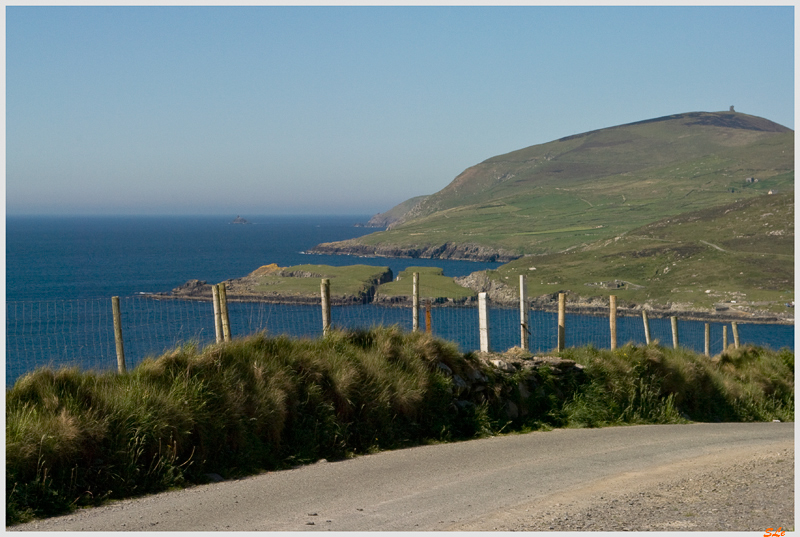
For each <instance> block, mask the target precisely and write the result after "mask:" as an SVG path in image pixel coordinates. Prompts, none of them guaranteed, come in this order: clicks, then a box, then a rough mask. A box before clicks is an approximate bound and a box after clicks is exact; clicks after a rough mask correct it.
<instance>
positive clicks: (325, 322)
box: [319, 278, 331, 337]
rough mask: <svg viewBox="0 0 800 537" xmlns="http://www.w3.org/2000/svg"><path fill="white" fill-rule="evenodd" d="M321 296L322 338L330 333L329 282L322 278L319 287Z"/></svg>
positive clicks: (327, 279)
mask: <svg viewBox="0 0 800 537" xmlns="http://www.w3.org/2000/svg"><path fill="white" fill-rule="evenodd" d="M319 289H320V295H321V296H322V337H325V336H327V335H328V334H330V332H331V280H330V279H329V278H322V281H321V282H320V285H319Z"/></svg>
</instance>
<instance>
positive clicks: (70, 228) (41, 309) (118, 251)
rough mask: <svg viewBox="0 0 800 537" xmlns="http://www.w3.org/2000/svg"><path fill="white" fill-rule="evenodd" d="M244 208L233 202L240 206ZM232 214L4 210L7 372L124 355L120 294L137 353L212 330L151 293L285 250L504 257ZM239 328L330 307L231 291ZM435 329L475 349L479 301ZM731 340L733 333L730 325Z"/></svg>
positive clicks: (504, 318) (584, 333)
mask: <svg viewBox="0 0 800 537" xmlns="http://www.w3.org/2000/svg"><path fill="white" fill-rule="evenodd" d="M234 216H235V215H234ZM234 216H231V217H228V218H225V217H21V216H10V217H7V219H6V385H9V384H10V383H13V382H14V380H15V379H16V378H18V377H19V376H20V375H22V374H24V373H25V372H27V371H30V370H32V369H33V368H35V367H40V366H43V365H50V366H55V367H58V366H60V365H69V364H73V365H78V366H80V367H84V368H95V369H107V368H110V367H115V366H116V358H115V345H114V338H113V329H112V324H113V323H112V320H111V302H110V298H111V297H112V296H119V297H120V301H121V303H122V308H121V309H122V318H123V332H124V339H125V354H126V361H127V363H128V367H131V366H134V365H135V364H136V363H138V362H139V361H141V360H142V359H143V358H145V357H146V356H153V355H158V354H159V353H162V352H164V351H165V350H168V349H170V348H173V347H174V346H175V345H179V344H182V343H184V342H187V341H195V342H198V343H200V344H205V343H209V342H212V341H213V340H214V323H213V312H212V310H211V305H210V304H209V303H208V302H186V301H173V300H153V299H150V298H145V297H144V296H143V293H157V292H168V291H171V290H172V289H173V288H175V287H177V286H179V285H182V284H183V283H185V282H186V281H187V280H189V279H198V280H206V281H208V282H209V283H216V282H220V281H223V280H226V279H229V278H236V277H241V276H244V275H246V274H248V273H250V272H252V271H253V270H255V269H256V268H258V267H260V266H262V265H266V264H270V263H276V264H278V265H279V266H291V265H299V264H306V263H311V264H328V265H339V266H341V265H350V264H368V265H376V266H388V267H390V268H391V269H392V272H393V273H394V274H395V275H397V274H398V273H399V272H400V271H402V270H403V269H405V268H407V267H409V266H435V267H440V268H442V269H443V270H444V273H445V275H447V276H464V275H467V274H470V273H472V272H474V271H477V270H484V269H491V268H496V267H497V266H498V265H499V264H498V263H481V262H470V261H448V260H425V259H389V258H362V257H353V256H328V255H312V254H305V253H303V252H305V251H307V250H308V249H310V248H312V247H313V246H315V245H316V244H319V243H321V242H330V241H336V240H342V239H348V238H353V237H358V236H361V235H365V234H368V233H372V232H373V231H375V230H374V229H369V228H362V227H354V225H355V224H356V223H359V222H365V221H367V219H368V218H369V216H367V215H364V216H360V215H356V216H297V217H288V216H285V217H284V216H281V217H277V216H250V215H243V216H244V217H245V218H246V219H247V220H248V221H249V222H251V224H245V225H240V224H232V223H231V221H232V220H233V218H234ZM229 308H230V315H231V325H232V332H233V334H234V335H235V336H236V335H247V334H251V333H254V332H256V331H262V330H263V331H267V332H268V333H270V334H288V335H291V336H295V337H304V336H311V337H313V336H316V335H319V333H320V331H321V330H320V328H321V312H320V308H319V307H315V306H295V305H277V304H253V303H250V304H248V303H230V304H229ZM518 315H519V313H518V311H517V310H516V309H502V308H493V309H492V310H491V312H490V331H491V341H492V349H494V350H505V349H508V348H510V347H512V346H514V345H519V324H518V323H519V318H518ZM332 317H333V323H334V325H335V326H341V327H364V328H366V327H369V326H371V325H375V324H384V325H388V324H397V325H400V326H401V327H402V328H404V329H408V330H410V329H411V313H410V310H409V309H408V308H396V307H386V306H375V305H364V306H347V307H335V308H333V312H332ZM432 318H433V323H432V325H433V333H434V334H435V335H437V336H439V337H442V338H444V339H447V340H450V341H453V342H455V343H456V344H457V345H458V346H459V348H460V349H461V350H462V351H469V350H476V349H477V348H478V346H479V344H478V330H477V310H476V308H474V307H452V308H434V311H433V314H432ZM530 326H531V335H530V336H529V344H530V347H531V349H532V350H534V351H547V350H550V349H553V348H554V347H555V343H556V340H555V337H556V336H555V330H554V328H555V326H556V316H555V314H554V313H548V312H532V313H531V320H530ZM722 326H723V325H722V324H721V323H712V324H711V341H712V353H718V352H719V351H720V350H721V348H722V329H723V328H722ZM651 332H652V334H653V337H654V338H657V339H659V340H660V341H661V342H663V343H664V344H666V345H671V342H672V339H671V331H670V326H669V320H668V319H651ZM739 332H740V334H741V338H742V341H743V342H747V343H755V344H758V345H764V346H768V347H771V348H774V349H780V348H782V347H789V348H791V349H794V327H793V326H781V325H759V324H740V325H739ZM680 334H681V336H680V337H681V345H684V346H687V347H690V348H693V349H695V350H696V351H698V352H702V351H703V345H704V342H703V339H704V327H703V323H699V322H693V321H681V322H680ZM728 338H729V342H731V343H732V342H733V336H732V333H731V330H730V327H728ZM618 339H619V343H620V344H622V343H624V342H627V341H634V342H637V343H641V342H643V340H644V334H643V328H642V322H641V319H640V318H633V317H628V318H626V317H622V318H620V319H619V320H618ZM608 340H609V335H608V319H607V318H606V317H592V316H585V315H568V316H567V340H566V343H567V345H568V346H580V345H586V344H593V345H595V346H597V347H606V348H607V347H608V344H609V341H608Z"/></svg>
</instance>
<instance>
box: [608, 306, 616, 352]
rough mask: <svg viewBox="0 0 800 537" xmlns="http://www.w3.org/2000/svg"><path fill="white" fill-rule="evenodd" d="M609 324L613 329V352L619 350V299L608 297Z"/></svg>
mask: <svg viewBox="0 0 800 537" xmlns="http://www.w3.org/2000/svg"><path fill="white" fill-rule="evenodd" d="M608 324H609V328H610V329H611V350H612V351H613V350H614V349H616V348H617V297H616V295H609V297H608Z"/></svg>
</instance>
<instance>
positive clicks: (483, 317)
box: [478, 293, 489, 352]
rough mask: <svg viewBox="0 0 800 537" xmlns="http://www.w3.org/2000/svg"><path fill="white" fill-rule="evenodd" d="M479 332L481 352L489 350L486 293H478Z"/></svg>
mask: <svg viewBox="0 0 800 537" xmlns="http://www.w3.org/2000/svg"><path fill="white" fill-rule="evenodd" d="M478 332H479V334H480V340H481V352H489V309H488V307H487V304H486V293H478Z"/></svg>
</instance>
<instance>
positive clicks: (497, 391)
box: [6, 328, 794, 524]
mask: <svg viewBox="0 0 800 537" xmlns="http://www.w3.org/2000/svg"><path fill="white" fill-rule="evenodd" d="M563 357H565V358H570V359H573V360H575V361H576V362H578V363H580V364H583V365H584V366H585V367H584V369H583V372H581V371H580V370H578V369H574V368H573V369H571V371H572V373H570V374H566V373H564V372H563V371H562V370H558V371H557V370H556V368H550V367H547V366H546V367H542V368H540V369H530V368H522V369H520V370H518V371H516V373H513V374H505V373H501V372H500V371H499V370H497V369H493V368H491V367H489V366H487V365H486V363H485V362H483V361H482V360H481V359H480V358H479V357H478V356H477V355H475V354H472V353H468V354H461V353H459V352H458V351H457V349H456V346H455V345H453V344H450V343H447V342H444V341H441V340H437V339H435V338H433V337H431V336H430V335H427V334H424V333H402V332H401V331H400V330H399V329H397V328H376V329H372V330H369V331H354V332H338V331H334V332H333V333H332V334H331V335H330V336H329V337H326V338H321V339H316V340H308V339H301V340H294V339H290V338H287V337H267V336H265V335H256V336H252V337H249V338H245V339H241V340H236V341H233V342H230V343H225V344H216V345H210V346H208V347H206V348H204V349H202V350H201V349H198V348H197V347H195V346H191V345H188V346H184V347H180V348H176V349H175V350H174V351H172V352H169V353H167V354H165V355H163V356H161V357H159V358H156V359H148V360H145V361H144V362H143V363H141V364H140V365H139V366H138V367H136V368H134V369H133V370H131V371H130V372H129V373H127V374H124V375H116V374H113V373H103V374H98V373H92V372H80V371H78V370H77V369H66V370H60V371H52V370H49V369H40V370H37V371H35V372H33V373H30V374H28V375H26V376H24V377H22V378H20V379H19V380H18V381H17V382H16V383H15V385H14V386H13V387H12V388H11V389H9V390H7V392H6V523H7V524H13V523H16V522H19V521H23V520H27V519H30V518H31V517H42V516H50V515H55V514H59V513H64V512H68V511H69V510H70V509H72V508H74V507H76V506H83V505H96V504H99V503H101V502H103V501H106V500H108V499H113V498H123V497H129V496H135V495H139V494H145V493H149V492H155V491H161V490H166V489H169V488H171V487H180V486H184V485H186V484H190V483H200V482H204V481H205V480H207V477H206V476H207V474H208V473H211V472H213V473H218V474H220V475H222V476H224V477H227V478H230V477H236V476H243V475H247V474H251V473H254V472H258V471H262V470H266V469H277V468H286V467H290V466H293V465H297V464H304V463H309V462H313V461H316V460H319V459H320V458H327V459H337V458H343V457H351V456H354V455H356V454H360V453H369V452H373V451H376V450H382V449H393V448H400V447H404V446H410V445H414V444H419V443H422V442H438V441H449V440H456V439H467V438H475V437H479V436H486V435H491V434H498V433H499V432H501V431H502V432H512V431H521V432H525V431H530V430H535V429H544V430H547V429H550V428H553V427H583V426H600V425H611V424H624V423H677V422H683V421H686V420H700V421H705V420H709V421H720V420H731V421H750V420H772V419H781V420H785V421H791V420H793V419H794V399H793V394H794V354H793V353H791V352H789V351H781V352H772V351H767V350H764V349H760V348H751V347H748V348H741V349H739V350H736V351H733V350H729V351H727V352H726V353H724V354H722V355H720V356H717V357H715V358H713V359H707V358H704V357H702V356H698V355H696V354H694V353H691V352H688V351H685V350H672V349H665V348H661V347H656V346H648V347H637V346H633V345H627V346H625V347H622V348H620V349H617V350H615V351H603V350H597V349H594V348H591V347H589V348H584V349H569V350H567V351H565V352H564V353H563ZM559 371H561V372H559ZM476 373H477V374H476ZM455 375H458V376H459V377H460V378H461V379H470V378H476V377H477V378H482V379H483V380H481V382H483V383H484V384H482V386H483V387H484V389H481V390H474V391H470V390H469V389H466V390H464V389H462V388H459V386H457V385H456V383H455V381H454V379H455ZM476 382H477V381H476ZM521 386H523V387H521ZM524 386H527V388H525V387H524ZM509 402H513V403H514V404H515V405H516V407H517V408H518V409H519V413H518V414H515V416H510V415H509V413H508V412H507V408H508V403H509Z"/></svg>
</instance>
